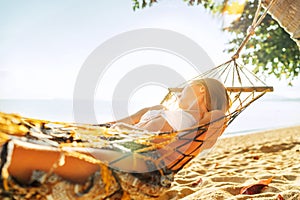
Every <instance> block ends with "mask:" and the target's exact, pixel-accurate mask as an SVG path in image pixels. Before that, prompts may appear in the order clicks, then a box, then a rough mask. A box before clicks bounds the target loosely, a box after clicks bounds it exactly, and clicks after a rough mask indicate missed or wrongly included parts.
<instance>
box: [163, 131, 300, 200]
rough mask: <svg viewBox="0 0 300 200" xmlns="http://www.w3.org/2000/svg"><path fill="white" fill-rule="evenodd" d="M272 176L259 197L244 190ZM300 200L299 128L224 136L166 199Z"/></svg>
mask: <svg viewBox="0 0 300 200" xmlns="http://www.w3.org/2000/svg"><path fill="white" fill-rule="evenodd" d="M271 177H272V181H271V183H270V184H269V185H268V186H267V187H265V188H264V189H263V190H262V191H261V193H258V194H254V195H243V194H239V193H240V191H241V189H242V188H243V187H244V186H247V185H251V184H255V183H258V182H259V181H260V180H264V179H268V178H271ZM280 198H282V199H285V200H286V199H292V200H294V199H295V200H297V199H300V126H292V127H285V128H279V129H273V130H266V131H263V132H256V133H251V134H244V135H238V136H234V135H233V136H230V137H224V138H221V139H219V140H218V142H217V144H216V145H215V147H214V148H213V149H212V150H211V152H210V153H209V154H208V155H206V156H203V157H200V158H196V159H194V160H193V161H192V162H191V163H190V164H189V165H188V166H187V167H185V168H184V169H183V170H181V171H180V172H179V173H178V174H176V176H175V180H174V183H173V184H172V187H171V188H170V189H169V190H168V191H167V192H166V193H165V194H164V195H162V196H161V197H160V199H161V200H167V199H185V200H188V199H232V200H246V199H257V200H258V199H280Z"/></svg>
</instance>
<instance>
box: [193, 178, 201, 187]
mask: <svg viewBox="0 0 300 200" xmlns="http://www.w3.org/2000/svg"><path fill="white" fill-rule="evenodd" d="M199 183H202V178H199V179H198V180H197V181H195V182H193V183H192V186H193V187H195V186H197V185H199Z"/></svg>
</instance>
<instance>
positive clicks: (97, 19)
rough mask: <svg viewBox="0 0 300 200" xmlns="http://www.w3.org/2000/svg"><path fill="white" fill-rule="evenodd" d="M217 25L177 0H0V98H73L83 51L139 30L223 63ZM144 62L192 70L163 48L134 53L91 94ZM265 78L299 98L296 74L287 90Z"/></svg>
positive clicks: (102, 94)
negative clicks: (181, 42) (189, 45)
mask: <svg viewBox="0 0 300 200" xmlns="http://www.w3.org/2000/svg"><path fill="white" fill-rule="evenodd" d="M223 23H224V19H223V18H222V17H216V16H212V15H211V14H210V13H208V12H207V11H205V10H204V9H203V8H202V7H201V6H195V7H190V6H187V5H186V4H185V3H184V2H183V1H182V0H173V1H168V0H165V1H160V2H159V3H158V4H155V5H154V6H153V7H151V8H146V9H143V10H138V11H135V12H134V11H133V10H132V2H131V0H122V1H120V0H110V1H103V0H102V1H101V0H100V1H99V0H89V1H83V0H64V1H61V0H51V1H38V0H26V1H21V0H19V1H17V0H11V1H9V0H0V99H72V98H73V93H74V87H75V83H76V80H77V77H78V73H79V72H80V70H81V68H82V66H83V64H84V63H85V61H86V60H87V58H88V57H89V55H90V54H91V53H92V52H93V51H94V50H95V49H96V48H97V47H98V46H100V45H102V44H103V43H104V42H105V41H107V40H109V39H110V38H112V37H114V36H116V35H118V34H121V33H124V32H127V31H131V30H137V29H143V28H160V29H167V30H172V31H175V32H177V33H180V34H183V35H185V36H186V37H188V38H190V39H192V40H193V41H195V42H196V43H197V44H198V45H199V46H201V47H202V48H203V49H204V50H205V52H206V53H207V54H208V56H209V57H210V58H211V59H212V61H213V62H214V63H215V64H221V63H223V62H224V61H227V60H228V59H229V58H230V55H227V54H226V53H224V52H223V50H224V48H225V44H226V43H227V42H228V38H229V36H228V35H227V34H226V33H224V32H222V31H221V28H222V24H223ZM120 45H122V44H120ZM150 63H155V64H162V65H165V66H169V67H170V68H172V67H173V68H174V70H175V71H177V72H178V73H180V74H183V76H184V77H185V78H186V79H188V78H191V77H193V76H196V75H197V71H195V70H194V69H193V68H192V67H191V66H189V65H188V64H187V63H186V62H185V61H183V60H180V59H179V58H178V57H176V56H175V57H174V55H170V54H168V53H166V52H159V51H153V50H152V51H151V50H150V51H143V52H133V53H129V54H128V55H126V56H123V57H121V58H120V59H118V60H117V61H114V62H113V63H112V64H111V66H110V68H109V70H106V73H105V74H104V75H103V77H102V78H101V80H100V82H101V81H102V82H101V83H102V85H101V87H99V85H98V87H97V91H96V93H95V98H96V99H106V100H107V99H110V98H111V96H112V91H113V88H114V87H115V86H116V85H117V84H118V82H119V81H120V79H122V77H123V76H124V74H126V73H128V72H129V71H131V70H133V68H134V66H139V65H146V64H150ZM270 82H271V84H275V85H276V86H277V88H278V90H277V91H278V93H275V95H284V96H287V97H291V98H296V97H298V96H297V95H298V94H297V92H295V91H297V90H298V89H299V85H300V84H299V83H300V81H299V80H298V79H297V80H296V81H295V86H296V87H293V88H288V87H287V85H286V83H282V82H278V81H277V80H275V79H274V80H273V79H270ZM98 84H100V83H98ZM158 87H159V86H158ZM145 88H146V91H147V90H149V91H151V90H152V91H153V92H154V90H157V87H152V88H149V87H144V89H145ZM149 91H147V92H145V91H144V92H143V90H139V91H138V92H136V93H135V94H132V96H135V97H136V98H141V99H142V98H143V97H144V94H145V93H148V92H149ZM161 93H162V91H160V92H158V93H157V95H161ZM137 94H139V95H137ZM154 96H155V95H154Z"/></svg>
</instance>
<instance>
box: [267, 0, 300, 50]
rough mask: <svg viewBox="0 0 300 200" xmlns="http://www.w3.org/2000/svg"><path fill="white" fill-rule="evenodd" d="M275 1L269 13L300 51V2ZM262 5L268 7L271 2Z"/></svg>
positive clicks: (289, 0) (295, 0) (290, 0)
mask: <svg viewBox="0 0 300 200" xmlns="http://www.w3.org/2000/svg"><path fill="white" fill-rule="evenodd" d="M274 1H275V2H274V4H273V5H272V7H271V8H270V10H269V12H268V13H269V14H270V15H271V16H272V17H273V18H274V19H275V20H276V21H277V22H278V23H279V24H280V26H281V27H283V28H284V29H285V30H286V31H287V32H288V33H289V34H290V36H291V38H292V39H293V40H294V41H295V42H296V43H297V45H298V47H299V50H300V0H274ZM262 3H263V5H264V6H265V7H266V6H267V5H268V4H269V3H270V0H262Z"/></svg>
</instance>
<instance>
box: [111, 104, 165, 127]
mask: <svg viewBox="0 0 300 200" xmlns="http://www.w3.org/2000/svg"><path fill="white" fill-rule="evenodd" d="M164 108H165V107H164V106H163V105H156V106H151V107H147V108H143V109H141V110H139V111H138V112H136V113H135V114H133V115H130V116H128V117H125V118H123V119H120V120H117V121H115V122H112V123H118V122H123V123H126V124H132V125H133V124H136V123H138V122H139V121H140V119H141V117H142V116H143V115H144V114H145V113H146V112H148V111H149V110H161V109H164Z"/></svg>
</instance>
